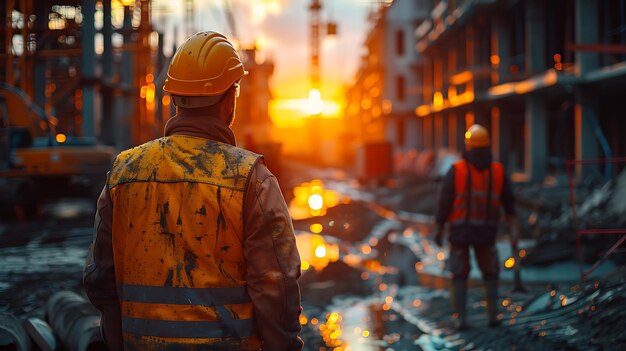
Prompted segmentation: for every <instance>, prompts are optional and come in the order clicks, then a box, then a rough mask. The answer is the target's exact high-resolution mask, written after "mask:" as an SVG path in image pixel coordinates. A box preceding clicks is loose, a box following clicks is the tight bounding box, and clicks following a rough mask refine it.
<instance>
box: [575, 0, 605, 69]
mask: <svg viewBox="0 0 626 351" xmlns="http://www.w3.org/2000/svg"><path fill="white" fill-rule="evenodd" d="M598 5H599V1H589V0H576V5H575V6H576V8H575V21H576V22H575V29H574V32H575V35H576V43H578V44H593V43H597V42H598ZM599 62H600V61H599V55H598V53H597V52H593V51H577V52H576V67H577V73H578V74H579V75H585V74H586V73H587V72H589V71H593V70H595V69H597V68H598V65H599Z"/></svg>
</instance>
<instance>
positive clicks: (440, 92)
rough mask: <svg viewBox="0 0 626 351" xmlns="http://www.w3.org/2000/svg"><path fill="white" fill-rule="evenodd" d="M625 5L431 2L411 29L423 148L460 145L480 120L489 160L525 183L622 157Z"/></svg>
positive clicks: (607, 1) (606, 0)
mask: <svg viewBox="0 0 626 351" xmlns="http://www.w3.org/2000/svg"><path fill="white" fill-rule="evenodd" d="M625 13H626V1H623V0H602V1H586V0H553V1H542V0H517V1H511V0H465V1H463V0H457V1H441V0H435V1H433V3H432V7H431V11H430V18H429V19H428V20H427V21H424V22H423V23H422V24H421V25H420V26H419V27H417V29H416V31H415V34H416V36H417V39H418V43H417V46H416V49H417V51H418V52H419V53H421V54H422V55H423V61H422V62H423V64H422V67H421V73H420V74H421V75H422V77H423V83H424V84H423V88H422V92H423V101H424V102H423V103H421V104H419V105H418V106H417V107H416V109H415V115H416V116H417V117H418V118H417V120H418V122H417V123H418V125H420V127H419V128H418V129H420V128H421V130H422V131H423V132H422V135H421V137H422V139H423V140H424V148H435V149H436V148H449V149H452V150H457V151H460V150H461V149H462V147H463V146H462V140H463V131H464V130H465V128H466V127H468V126H469V125H471V124H472V123H474V122H477V123H481V124H483V125H485V126H487V127H488V128H489V129H490V131H491V133H492V139H493V144H492V148H493V152H494V155H495V157H496V159H499V160H500V161H502V162H503V163H504V164H505V166H507V168H508V169H509V171H510V172H515V173H516V177H515V178H516V179H517V180H522V181H523V180H528V181H533V182H541V181H543V180H544V179H545V177H546V176H548V175H555V174H562V173H563V172H564V171H565V161H566V160H567V159H595V158H605V157H612V156H616V155H624V154H625V153H626V142H625V141H624V140H625V139H624V138H623V136H622V135H623V134H624V133H626V124H625V123H624V118H623V114H624V112H625V111H626V104H625V101H626V90H624V89H623V88H620V86H622V87H623V86H624V85H623V84H624V83H626V29H624V28H626V15H624V14H625ZM596 171H601V170H596ZM585 172H587V173H593V172H594V170H593V169H591V168H586V170H585Z"/></svg>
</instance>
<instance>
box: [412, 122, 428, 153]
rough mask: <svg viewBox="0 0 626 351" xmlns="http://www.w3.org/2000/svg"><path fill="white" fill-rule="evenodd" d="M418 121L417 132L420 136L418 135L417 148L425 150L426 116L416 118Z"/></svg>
mask: <svg viewBox="0 0 626 351" xmlns="http://www.w3.org/2000/svg"><path fill="white" fill-rule="evenodd" d="M416 122H417V123H416V126H417V128H416V130H415V132H416V134H417V136H418V137H417V149H418V150H419V151H423V150H424V149H425V148H426V146H425V143H424V118H422V117H418V118H417V119H416Z"/></svg>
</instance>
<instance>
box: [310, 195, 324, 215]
mask: <svg viewBox="0 0 626 351" xmlns="http://www.w3.org/2000/svg"><path fill="white" fill-rule="evenodd" d="M308 203H309V207H310V208H311V209H312V210H313V211H319V210H321V209H322V207H324V198H323V197H322V195H320V194H311V196H309V201H308Z"/></svg>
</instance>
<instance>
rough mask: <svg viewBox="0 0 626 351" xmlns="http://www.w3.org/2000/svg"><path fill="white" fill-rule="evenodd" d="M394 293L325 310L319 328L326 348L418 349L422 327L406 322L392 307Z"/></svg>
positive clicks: (364, 350) (361, 350)
mask: <svg viewBox="0 0 626 351" xmlns="http://www.w3.org/2000/svg"><path fill="white" fill-rule="evenodd" d="M393 301H394V298H393V296H391V295H387V296H385V297H384V298H383V297H376V298H370V299H368V300H366V301H356V300H353V301H352V302H353V303H352V304H349V303H346V301H343V304H340V303H337V305H336V306H342V308H341V311H340V310H339V309H338V310H336V311H333V312H329V313H326V315H325V316H324V320H325V322H324V323H321V324H320V325H319V327H318V329H319V334H320V336H321V338H322V339H323V342H324V345H325V347H326V348H327V350H333V351H350V350H352V351H383V350H396V351H400V350H418V349H419V346H416V345H415V344H414V343H415V340H417V339H418V338H419V336H420V332H419V329H417V327H415V326H414V325H413V324H411V323H408V322H406V321H405V320H404V319H403V318H402V317H401V316H400V315H399V314H398V313H396V312H395V311H394V310H393V309H392V308H391V306H392V303H393Z"/></svg>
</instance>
